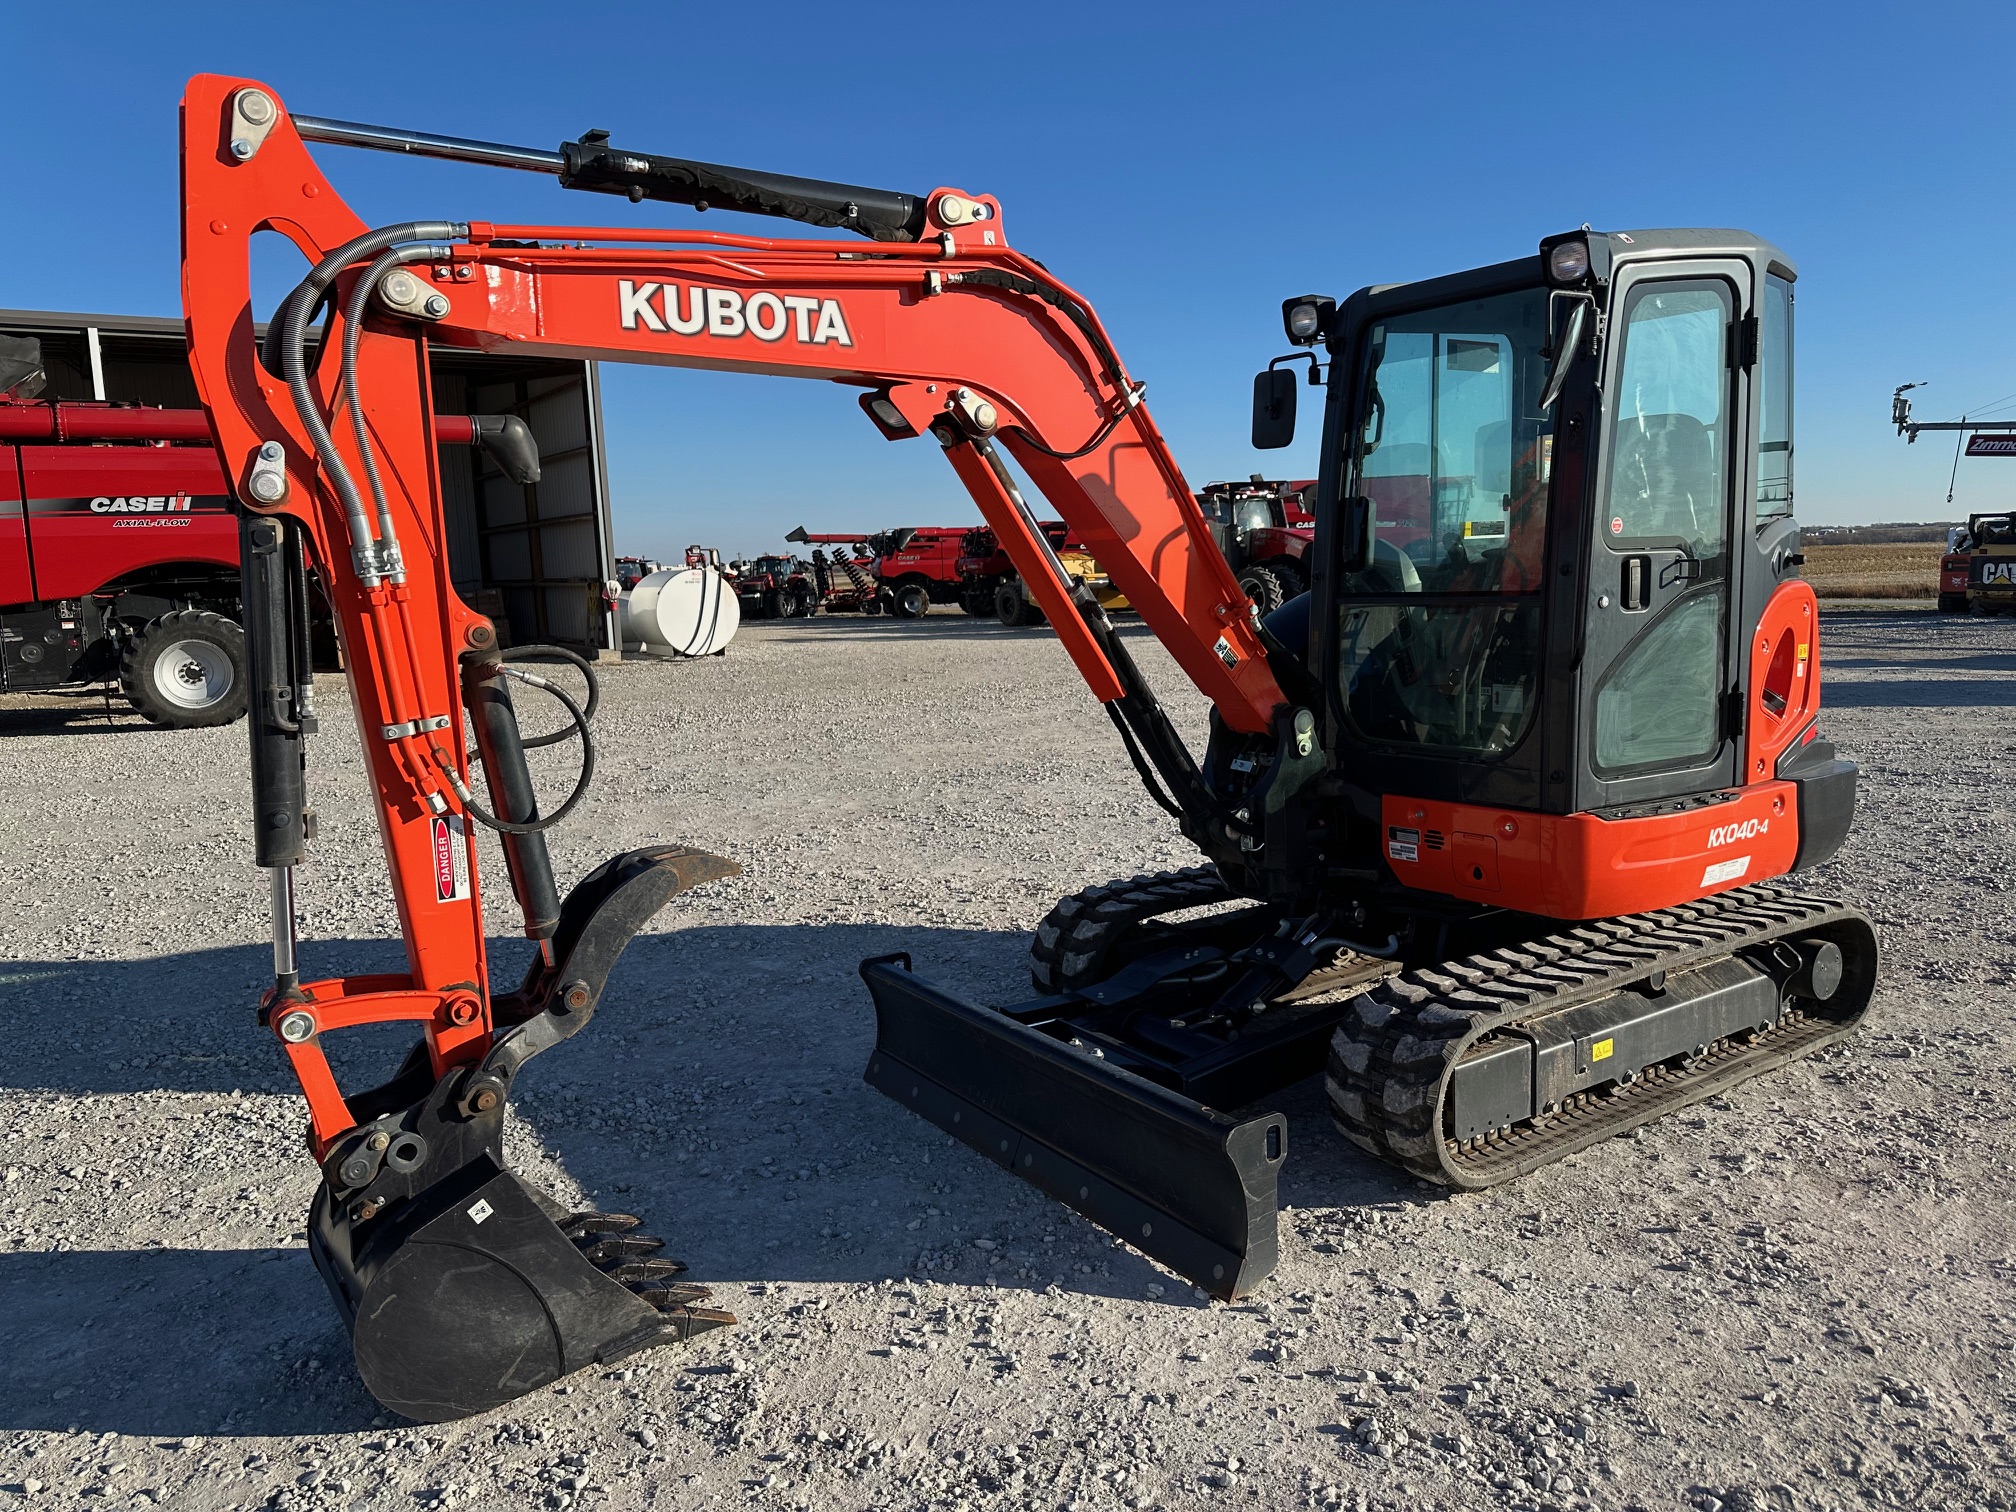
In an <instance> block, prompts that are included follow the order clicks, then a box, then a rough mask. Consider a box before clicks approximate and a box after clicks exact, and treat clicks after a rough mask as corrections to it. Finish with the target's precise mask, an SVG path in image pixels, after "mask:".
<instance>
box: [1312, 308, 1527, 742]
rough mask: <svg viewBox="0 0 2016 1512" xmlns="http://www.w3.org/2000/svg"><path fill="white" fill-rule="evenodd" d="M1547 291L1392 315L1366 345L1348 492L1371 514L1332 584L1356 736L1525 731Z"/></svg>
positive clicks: (1449, 738)
mask: <svg viewBox="0 0 2016 1512" xmlns="http://www.w3.org/2000/svg"><path fill="white" fill-rule="evenodd" d="M1547 318H1548V302H1547V292H1546V290H1544V289H1538V288H1535V289H1527V290H1520V291H1518V292H1516V293H1511V294H1496V295H1492V296H1491V297H1489V298H1486V299H1474V300H1465V301H1462V302H1460V303H1456V304H1449V305H1441V306H1437V307H1436V308H1434V309H1429V310H1419V311H1415V312H1413V313H1411V314H1406V315H1396V316H1392V317H1389V318H1388V319H1386V320H1383V321H1381V322H1379V323H1378V324H1376V325H1374V326H1372V327H1371V329H1370V330H1369V331H1368V333H1367V337H1366V358H1365V360H1366V363H1367V366H1368V370H1367V372H1366V375H1365V378H1366V381H1365V383H1364V385H1363V387H1362V389H1361V392H1362V393H1363V394H1364V395H1365V396H1366V398H1365V414H1364V416H1363V419H1362V422H1361V423H1359V424H1357V425H1355V426H1353V427H1352V428H1351V430H1350V432H1349V434H1348V436H1347V440H1346V444H1347V445H1348V446H1349V447H1350V448H1351V451H1350V454H1349V456H1348V457H1347V458H1346V459H1345V461H1346V464H1347V467H1346V475H1347V477H1348V478H1349V479H1350V484H1349V487H1348V488H1347V489H1346V490H1345V491H1346V492H1347V493H1349V494H1352V495H1359V496H1363V497H1365V498H1368V499H1370V500H1371V501H1372V516H1373V552H1372V561H1371V565H1370V566H1369V567H1368V568H1367V570H1366V571H1364V572H1361V573H1357V574H1355V575H1353V576H1351V577H1349V578H1346V579H1345V580H1344V582H1343V583H1342V585H1341V588H1342V592H1341V594H1340V602H1339V615H1340V623H1339V627H1338V628H1339V632H1340V645H1341V647H1342V650H1343V656H1342V659H1341V664H1340V673H1341V676H1342V678H1343V683H1344V686H1343V689H1342V691H1343V694H1344V708H1345V715H1346V718H1347V720H1348V722H1349V723H1350V725H1351V726H1352V727H1353V729H1354V731H1355V733H1356V734H1357V735H1358V736H1359V737H1360V738H1362V739H1365V740H1368V741H1372V742H1375V743H1378V744H1382V745H1409V746H1426V747H1440V748H1442V749H1445V750H1450V751H1452V752H1459V751H1460V752H1475V753H1485V754H1490V753H1496V752H1501V751H1506V750H1509V749H1510V748H1511V747H1512V746H1514V745H1516V744H1517V743H1518V742H1519V741H1520V740H1521V739H1522V738H1523V737H1524V735H1525V733H1526V731H1527V729H1528V728H1530V726H1531V725H1532V722H1533V717H1534V711H1535V708H1536V706H1537V703H1538V698H1537V696H1536V693H1537V688H1538V677H1539V656H1540V598H1539V590H1540V587H1541V570H1542V559H1543V555H1544V551H1545V544H1546V528H1547V485H1548V473H1549V466H1550V464H1551V462H1552V459H1553V446H1552V442H1553V436H1552V430H1551V424H1550V420H1549V417H1548V416H1546V415H1544V414H1542V413H1541V412H1540V409H1539V402H1538V401H1539V397H1540V392H1541V389H1542V387H1543V386H1544V384H1545V382H1546V377H1547V359H1546V357H1545V356H1544V355H1543V352H1544V349H1545V347H1546V344H1547Z"/></svg>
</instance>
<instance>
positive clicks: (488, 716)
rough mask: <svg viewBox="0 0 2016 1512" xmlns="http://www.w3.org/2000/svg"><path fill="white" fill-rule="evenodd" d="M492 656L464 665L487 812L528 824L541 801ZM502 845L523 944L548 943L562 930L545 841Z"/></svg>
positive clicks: (533, 838) (475, 655)
mask: <svg viewBox="0 0 2016 1512" xmlns="http://www.w3.org/2000/svg"><path fill="white" fill-rule="evenodd" d="M503 665H504V664H503V658H502V656H501V655H500V653H498V652H497V651H496V650H494V649H493V650H490V651H483V652H472V653H471V654H469V655H468V656H466V657H464V658H463V662H462V698H463V702H464V703H466V704H467V705H468V706H469V717H470V720H471V721H472V722H473V723H474V724H475V726H476V751H477V754H478V755H480V756H481V757H482V758H483V774H484V778H485V780H486V781H487V782H488V783H489V786H490V806H491V808H492V810H493V811H494V812H495V813H496V815H497V817H498V818H499V819H502V820H504V821H506V822H507V823H510V824H526V823H529V822H531V821H532V820H534V819H536V818H538V817H539V799H538V796H537V794H535V793H534V792H533V790H532V770H531V768H530V767H529V766H527V765H526V762H525V745H524V742H523V740H522V739H521V738H520V736H519V733H518V711H517V709H516V708H515V707H514V706H513V705H512V702H511V687H510V684H509V682H508V681H507V680H506V678H505V677H504V675H503ZM497 838H498V839H499V840H501V841H502V842H503V845H504V867H505V869H506V870H507V871H509V872H510V874H511V891H512V894H513V895H514V896H515V897H516V898H517V899H518V911H519V912H520V913H521V914H523V915H524V917H525V938H526V939H528V940H550V939H551V938H552V937H553V932H554V930H556V929H557V928H559V925H560V892H559V889H558V888H557V887H556V886H555V885H554V882H553V858H552V857H551V856H550V855H549V854H548V853H547V850H546V837H545V836H544V835H514V834H511V833H509V832H506V833H503V834H500V835H499V836H498V837H497Z"/></svg>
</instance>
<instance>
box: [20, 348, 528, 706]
mask: <svg viewBox="0 0 2016 1512" xmlns="http://www.w3.org/2000/svg"><path fill="white" fill-rule="evenodd" d="M41 388H42V361H41V353H40V350H39V345H38V343H37V342H35V341H34V340H33V339H32V338H22V337H12V336H0V689H5V690H6V691H9V692H23V691H32V690H35V689H40V688H53V687H58V686H61V685H63V684H65V683H89V682H97V681H101V680H109V679H113V678H117V679H118V682H119V687H120V691H121V693H123V694H124V695H125V697H126V700H127V702H129V703H130V704H131V705H132V706H133V707H134V709H136V710H137V711H138V712H139V713H141V714H143V715H145V716H146V718H147V719H149V720H150V721H152V722H153V723H155V724H157V725H162V726H166V727H168V728H172V729H198V728H202V727H204V726H208V725H220V724H229V723H230V722H231V721H233V720H235V719H237V718H239V717H240V716H241V715H243V714H244V712H245V700H246V675H245V633H244V631H243V629H242V628H241V626H240V619H241V615H242V605H241V599H240V593H239V583H238V519H237V507H236V505H235V504H234V503H233V502H232V494H231V488H230V485H229V484H228V483H227V482H226V481H225V477H224V470H223V468H222V467H221V466H220V465H219V463H218V460H217V453H216V451H215V450H214V449H213V448H212V446H211V444H210V421H209V417H208V416H207V415H205V414H204V413H203V411H201V410H170V409H154V408H150V407H146V406H141V405H126V404H106V403H88V402H68V403H56V402H53V401H52V402H42V401H38V400H37V399H36V398H35V395H37V394H38V393H39V392H40V391H41ZM485 423H496V422H490V421H486V422H485ZM511 423H512V424H513V425H514V426H517V427H518V428H519V429H521V430H522V429H523V426H522V422H519V421H517V420H515V419H514V420H513V421H512V422H511ZM435 433H436V435H437V437H438V438H439V439H440V440H441V441H442V442H444V443H456V442H459V443H464V444H467V443H469V442H471V441H472V440H475V439H477V438H476V427H475V424H474V423H473V422H472V421H471V420H470V418H469V417H467V416H456V415H446V416H442V417H440V419H438V420H437V421H436V423H435Z"/></svg>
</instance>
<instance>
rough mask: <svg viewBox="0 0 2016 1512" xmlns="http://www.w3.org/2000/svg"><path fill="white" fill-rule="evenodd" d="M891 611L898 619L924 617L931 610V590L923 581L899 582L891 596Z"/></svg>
mask: <svg viewBox="0 0 2016 1512" xmlns="http://www.w3.org/2000/svg"><path fill="white" fill-rule="evenodd" d="M889 612H890V613H891V614H893V615H895V616H896V618H898V619H906V620H914V619H922V618H924V616H925V615H927V614H929V613H930V612H931V590H930V589H929V588H927V587H925V586H924V585H923V584H922V583H899V584H898V585H897V587H896V591H895V592H894V593H893V594H891V595H890V598H889Z"/></svg>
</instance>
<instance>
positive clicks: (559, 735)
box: [498, 644, 602, 751]
mask: <svg viewBox="0 0 2016 1512" xmlns="http://www.w3.org/2000/svg"><path fill="white" fill-rule="evenodd" d="M498 654H499V656H500V657H502V659H503V660H505V661H507V662H517V661H564V662H568V663H570V664H571V665H572V666H573V668H574V670H575V671H577V672H579V673H580V674H581V680H582V681H583V682H585V683H586V684H587V685H588V702H587V703H586V704H584V705H583V706H582V710H581V713H582V718H583V719H584V720H587V721H593V719H594V718H595V709H596V706H597V705H598V704H600V703H601V702H602V680H601V679H600V678H599V677H597V676H596V675H595V668H594V665H593V664H592V663H591V662H589V660H588V659H587V658H586V657H585V656H578V655H576V654H575V653H574V652H572V651H569V650H568V649H567V648H566V647H565V646H547V645H537V644H534V645H526V646H512V647H511V648H510V649H509V650H506V651H502V652H499V653H498ZM574 731H575V727H574V726H573V725H571V724H570V725H568V726H566V727H565V728H564V729H558V730H555V731H553V732H552V733H551V734H550V735H535V736H534V737H533V738H532V739H530V740H526V739H524V738H523V737H520V739H519V741H518V743H519V745H521V746H523V747H524V748H525V749H526V750H528V751H533V750H537V749H538V748H539V747H540V746H549V745H554V744H556V743H558V742H559V741H562V740H571V739H573V738H574Z"/></svg>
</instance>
